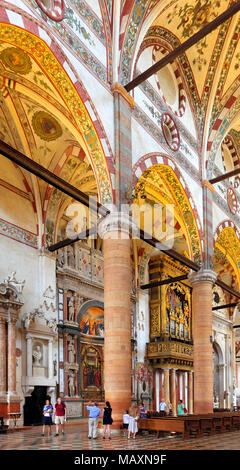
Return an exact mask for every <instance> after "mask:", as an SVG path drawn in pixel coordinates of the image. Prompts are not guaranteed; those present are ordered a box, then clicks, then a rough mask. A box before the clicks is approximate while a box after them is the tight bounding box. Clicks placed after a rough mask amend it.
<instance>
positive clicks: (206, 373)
mask: <svg viewBox="0 0 240 470" xmlns="http://www.w3.org/2000/svg"><path fill="white" fill-rule="evenodd" d="M216 278H217V275H216V273H215V272H213V271H211V270H207V269H201V270H200V271H198V272H197V273H193V274H191V275H190V276H189V280H190V282H191V284H192V286H193V293H192V308H193V345H194V413H195V414H199V413H212V412H213V348H212V341H211V337H212V286H213V284H214V282H215V280H216Z"/></svg>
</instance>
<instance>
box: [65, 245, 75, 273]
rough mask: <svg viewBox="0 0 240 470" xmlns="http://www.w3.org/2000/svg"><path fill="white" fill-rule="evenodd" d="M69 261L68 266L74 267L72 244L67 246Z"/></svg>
mask: <svg viewBox="0 0 240 470" xmlns="http://www.w3.org/2000/svg"><path fill="white" fill-rule="evenodd" d="M67 262H68V266H71V267H72V268H74V264H75V262H74V251H73V247H72V246H68V247H67Z"/></svg>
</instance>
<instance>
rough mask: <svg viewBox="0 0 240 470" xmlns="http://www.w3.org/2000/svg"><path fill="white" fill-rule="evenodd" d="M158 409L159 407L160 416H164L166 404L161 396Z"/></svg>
mask: <svg viewBox="0 0 240 470" xmlns="http://www.w3.org/2000/svg"><path fill="white" fill-rule="evenodd" d="M159 409H160V416H166V409H167V405H166V403H165V401H164V399H163V398H162V401H161V403H160V405H159Z"/></svg>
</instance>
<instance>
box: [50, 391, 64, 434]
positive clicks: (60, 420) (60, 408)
mask: <svg viewBox="0 0 240 470" xmlns="http://www.w3.org/2000/svg"><path fill="white" fill-rule="evenodd" d="M53 418H55V424H56V436H59V426H61V430H62V434H64V422H65V421H67V408H66V405H65V403H64V402H63V401H62V398H61V397H58V399H57V403H56V404H55V408H54V413H53Z"/></svg>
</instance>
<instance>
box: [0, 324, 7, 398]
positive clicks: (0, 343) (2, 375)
mask: <svg viewBox="0 0 240 470" xmlns="http://www.w3.org/2000/svg"><path fill="white" fill-rule="evenodd" d="M6 367H7V364H6V321H5V319H4V318H0V394H4V393H6V390H7V384H6Z"/></svg>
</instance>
